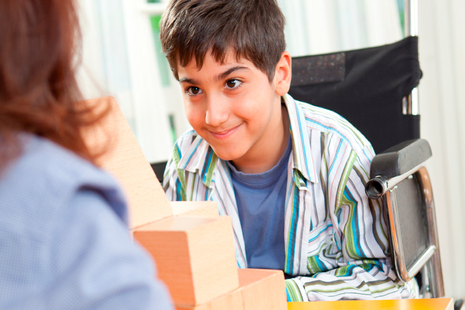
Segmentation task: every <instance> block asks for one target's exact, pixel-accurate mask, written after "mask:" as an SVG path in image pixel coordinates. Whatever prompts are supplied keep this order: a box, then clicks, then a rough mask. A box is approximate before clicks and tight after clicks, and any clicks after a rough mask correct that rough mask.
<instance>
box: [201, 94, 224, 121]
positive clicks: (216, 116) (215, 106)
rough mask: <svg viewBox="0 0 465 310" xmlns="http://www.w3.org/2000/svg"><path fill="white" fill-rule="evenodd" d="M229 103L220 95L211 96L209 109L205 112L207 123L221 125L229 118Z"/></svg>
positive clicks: (208, 103)
mask: <svg viewBox="0 0 465 310" xmlns="http://www.w3.org/2000/svg"><path fill="white" fill-rule="evenodd" d="M228 115H229V111H228V104H227V102H226V101H225V100H221V98H220V97H216V98H213V97H211V98H209V99H208V101H207V111H206V113H205V123H207V124H208V125H210V126H214V127H217V126H220V125H221V124H222V123H224V122H225V121H226V120H227V119H228Z"/></svg>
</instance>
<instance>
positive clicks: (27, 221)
mask: <svg viewBox="0 0 465 310" xmlns="http://www.w3.org/2000/svg"><path fill="white" fill-rule="evenodd" d="M79 43H80V32H79V23H78V18H77V12H76V7H75V3H74V1H73V0H1V1H0V309H81V308H85V309H171V300H170V298H169V296H168V293H167V290H166V288H165V287H164V285H163V284H161V283H160V282H159V281H158V280H156V278H155V270H154V266H153V263H152V261H151V259H150V258H149V257H148V256H147V254H146V252H145V251H144V250H143V249H141V247H140V246H138V245H137V244H134V243H132V241H131V239H130V236H129V233H128V229H127V207H126V203H125V201H124V198H123V195H122V192H121V190H120V188H119V187H118V185H117V184H116V182H115V181H114V180H113V179H112V178H111V177H110V176H108V175H107V174H106V173H104V172H103V171H102V170H100V169H99V168H97V167H96V166H95V165H94V162H95V159H96V156H97V154H93V153H91V152H90V150H89V149H88V148H87V147H86V144H85V142H84V140H83V138H82V136H81V134H80V132H81V130H82V128H84V127H86V126H94V125H96V124H97V123H98V122H99V120H100V119H101V118H102V117H104V116H105V113H100V115H96V114H95V112H94V111H93V108H91V107H85V106H83V105H80V104H79V102H80V101H81V100H82V98H81V94H80V91H79V88H78V86H77V83H76V79H75V69H76V67H75V63H74V61H75V60H76V57H75V56H76V52H77V51H79V49H78V48H79ZM99 110H101V109H99ZM103 110H105V109H103Z"/></svg>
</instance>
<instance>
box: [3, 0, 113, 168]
mask: <svg viewBox="0 0 465 310" xmlns="http://www.w3.org/2000/svg"><path fill="white" fill-rule="evenodd" d="M80 42H81V34H80V28H79V21H78V16H77V8H76V3H75V1H74V0H1V1H0V169H1V168H2V167H4V166H5V165H6V163H7V162H8V161H10V160H11V159H13V158H15V157H16V156H18V155H19V154H20V152H21V147H20V145H19V141H18V140H17V133H18V132H28V133H31V134H35V135H38V136H42V137H45V138H47V139H50V140H52V141H54V142H56V143H57V144H59V145H61V146H63V147H65V148H67V149H69V150H71V151H73V152H75V153H76V154H78V155H79V156H81V157H83V158H85V159H87V160H89V161H91V162H94V161H95V159H96V157H97V156H98V154H92V153H91V151H90V150H89V149H88V148H87V146H86V143H85V142H84V139H83V137H82V135H81V130H82V128H83V127H86V126H93V125H94V124H95V123H97V122H98V121H99V120H100V119H101V118H102V117H103V116H104V115H105V114H106V112H107V109H103V110H102V109H100V111H104V112H101V113H99V114H96V113H94V107H90V106H86V105H85V104H84V102H83V101H82V96H81V92H80V90H79V87H78V84H77V82H76V77H75V73H76V66H77V64H78V63H79V57H78V56H79V52H80Z"/></svg>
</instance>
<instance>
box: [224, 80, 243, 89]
mask: <svg viewBox="0 0 465 310" xmlns="http://www.w3.org/2000/svg"><path fill="white" fill-rule="evenodd" d="M241 83H242V82H241V81H239V80H234V79H233V80H228V81H226V87H227V88H237V87H238V86H239V85H241Z"/></svg>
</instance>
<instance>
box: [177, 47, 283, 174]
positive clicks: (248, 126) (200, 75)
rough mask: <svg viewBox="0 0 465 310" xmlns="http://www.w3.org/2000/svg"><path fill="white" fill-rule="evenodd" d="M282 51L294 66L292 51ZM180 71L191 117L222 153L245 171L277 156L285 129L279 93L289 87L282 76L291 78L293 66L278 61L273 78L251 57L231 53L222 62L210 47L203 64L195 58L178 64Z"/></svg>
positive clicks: (222, 156)
mask: <svg viewBox="0 0 465 310" xmlns="http://www.w3.org/2000/svg"><path fill="white" fill-rule="evenodd" d="M285 54H286V55H285ZM283 55H285V58H286V59H285V60H284V61H285V62H286V61H287V62H288V65H289V66H290V56H288V54H287V53H284V54H283ZM283 57H284V56H283ZM281 61H283V60H281ZM281 61H280V62H281ZM289 71H290V70H289ZM178 74H179V81H180V84H181V88H182V91H183V98H184V108H185V112H186V116H187V119H188V121H189V123H190V124H191V126H192V127H193V129H194V130H195V131H196V132H197V133H198V134H199V135H200V136H201V137H202V138H204V139H205V140H206V141H207V142H208V143H209V144H210V145H211V147H212V148H213V150H214V151H215V153H216V154H217V155H218V157H220V158H221V159H223V160H230V161H232V162H233V164H235V166H236V167H237V168H238V169H239V170H242V171H244V169H241V168H243V167H244V168H245V167H246V166H247V167H259V166H263V162H266V161H267V160H269V158H268V157H269V156H268V155H270V156H272V157H273V156H274V157H276V156H277V154H276V152H277V150H276V149H280V148H281V145H280V142H281V141H282V138H283V135H284V132H283V121H282V112H281V99H280V97H281V96H282V95H284V94H285V93H287V91H288V89H289V86H288V85H287V86H286V85H283V83H284V84H286V82H283V81H282V79H283V77H285V78H287V79H288V80H289V81H288V83H290V72H289V73H287V72H283V70H282V69H281V68H280V65H279V63H278V65H277V69H276V73H275V76H274V78H273V80H272V82H271V83H270V81H269V80H268V76H267V75H266V74H265V73H264V72H262V71H260V70H259V69H257V68H256V67H255V65H254V64H253V63H252V62H250V61H249V60H247V59H244V58H242V59H240V60H239V61H238V60H236V57H235V55H234V54H233V53H229V54H228V55H227V57H226V59H225V61H224V63H223V64H221V63H218V62H216V61H215V59H214V57H213V56H212V55H211V54H210V53H208V54H207V55H206V57H205V61H204V63H203V66H202V68H201V69H200V70H199V68H197V64H196V62H195V61H191V62H190V63H189V64H188V65H187V66H186V67H181V66H179V65H178ZM286 74H287V75H289V77H287V75H286ZM284 130H285V129H284ZM285 140H286V141H287V138H286V139H285ZM276 144H278V145H277V146H276ZM267 153H270V154H267ZM281 155H282V154H281ZM278 160H279V158H278ZM260 164H261V165H260ZM274 164H275V163H274ZM274 164H273V165H274ZM273 165H272V166H271V167H273ZM271 167H269V168H271ZM246 170H247V169H246ZM259 170H260V169H259ZM264 171H266V170H264ZM244 172H251V170H250V169H248V171H244ZM254 172H255V173H257V172H263V171H257V170H255V171H254Z"/></svg>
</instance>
